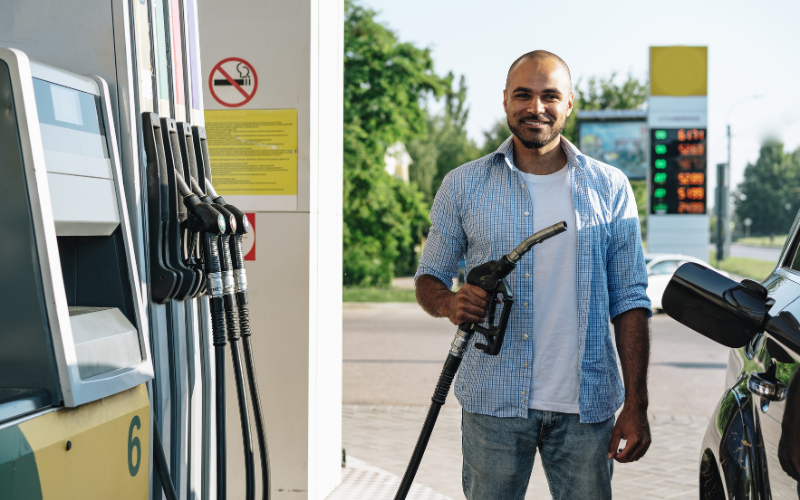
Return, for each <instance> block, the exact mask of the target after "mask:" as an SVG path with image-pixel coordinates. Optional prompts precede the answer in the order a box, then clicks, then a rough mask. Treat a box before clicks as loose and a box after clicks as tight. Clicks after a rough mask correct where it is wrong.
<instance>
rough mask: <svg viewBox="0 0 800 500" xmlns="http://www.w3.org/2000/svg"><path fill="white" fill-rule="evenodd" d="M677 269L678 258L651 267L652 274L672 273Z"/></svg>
mask: <svg viewBox="0 0 800 500" xmlns="http://www.w3.org/2000/svg"><path fill="white" fill-rule="evenodd" d="M676 269H678V261H677V260H665V261H662V262H659V263H658V264H655V265H654V266H653V267H651V268H650V274H651V275H657V274H672V273H674V272H675V270H676Z"/></svg>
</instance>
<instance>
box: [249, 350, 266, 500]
mask: <svg viewBox="0 0 800 500" xmlns="http://www.w3.org/2000/svg"><path fill="white" fill-rule="evenodd" d="M243 342H244V355H245V356H244V359H245V365H246V366H247V381H248V382H249V385H250V401H251V402H252V405H253V410H254V411H255V417H256V433H257V434H258V453H259V458H260V459H261V497H262V498H263V499H264V500H269V499H270V496H271V495H270V488H271V486H272V475H271V474H272V473H271V471H270V467H269V448H268V447H267V433H266V430H265V428H264V412H263V410H262V409H261V396H260V395H259V393H258V379H257V378H256V369H255V366H254V362H253V348H252V345H251V344H250V335H247V336H246V337H244V340H243Z"/></svg>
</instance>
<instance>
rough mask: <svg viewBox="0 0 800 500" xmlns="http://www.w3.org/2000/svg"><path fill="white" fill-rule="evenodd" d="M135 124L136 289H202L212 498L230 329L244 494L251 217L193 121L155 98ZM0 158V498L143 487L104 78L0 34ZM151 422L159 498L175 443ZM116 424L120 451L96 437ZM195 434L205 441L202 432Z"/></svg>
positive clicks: (133, 327)
mask: <svg viewBox="0 0 800 500" xmlns="http://www.w3.org/2000/svg"><path fill="white" fill-rule="evenodd" d="M142 125H143V130H144V133H143V139H144V140H143V142H144V152H145V157H146V168H145V171H146V178H147V195H148V204H147V206H148V210H147V221H148V225H147V226H148V238H147V241H148V249H149V252H148V259H149V278H150V279H149V284H150V286H149V296H150V297H149V298H150V300H152V302H154V303H157V304H167V305H168V306H169V305H172V304H175V303H176V302H181V301H186V300H190V299H193V298H197V297H200V296H202V295H207V296H208V300H209V309H210V323H211V335H212V339H211V340H212V342H213V345H214V346H215V356H214V358H215V359H214V366H215V368H216V369H215V374H214V375H215V379H214V382H213V383H212V384H211V385H213V387H214V389H215V391H216V397H215V399H214V401H213V402H211V401H207V400H209V399H210V398H208V397H205V396H206V395H207V394H208V393H207V392H204V393H203V394H204V397H203V408H204V409H205V410H206V411H204V415H205V417H206V418H204V421H205V422H206V423H207V422H210V421H211V418H209V416H210V413H211V409H212V407H214V408H215V412H214V413H215V419H214V421H215V423H216V440H215V443H214V444H215V446H214V449H215V450H216V457H215V460H214V463H215V464H216V469H217V474H216V486H217V488H216V498H217V499H218V500H222V499H224V498H225V497H226V465H227V460H226V444H225V430H226V421H225V346H226V345H227V344H228V343H230V346H231V359H232V362H233V367H234V373H235V378H236V388H237V397H238V401H239V410H240V424H241V429H242V438H243V442H244V449H245V468H246V495H245V498H247V499H248V500H249V499H252V498H254V497H255V466H254V459H253V449H252V438H251V434H250V417H249V410H248V404H249V403H248V397H247V392H248V391H247V386H249V392H250V397H251V400H250V403H252V404H253V405H254V407H255V410H256V417H257V419H256V427H257V431H258V444H259V452H260V453H259V455H260V458H261V468H262V484H264V488H263V497H264V498H269V496H270V495H269V494H270V488H269V462H268V452H267V448H266V434H265V432H264V425H263V415H262V411H261V403H260V398H259V394H258V387H257V385H256V376H255V366H254V362H253V355H252V349H251V345H250V328H249V312H248V309H247V295H246V290H247V280H246V274H245V271H244V263H243V253H242V248H241V239H242V235H243V234H245V233H246V232H247V231H248V230H249V221H248V220H247V217H246V215H245V214H244V213H242V212H241V211H240V210H238V209H237V208H236V207H234V206H232V205H230V204H227V203H226V202H225V200H224V199H223V198H222V197H221V196H219V195H218V194H217V193H216V191H215V190H214V188H213V185H212V183H211V172H210V162H209V159H208V147H207V144H206V136H205V131H204V129H203V128H202V127H197V126H195V127H192V126H190V125H188V124H186V123H179V122H176V121H175V120H172V119H169V118H161V117H159V116H158V115H157V114H155V113H144V114H143V115H142ZM0 157H2V158H3V159H4V163H3V165H2V168H0V206H2V208H3V210H4V213H5V214H6V217H5V218H4V219H2V222H0V227H1V228H2V229H3V230H4V231H5V234H9V235H14V237H12V238H9V240H8V242H7V243H8V244H7V245H5V250H6V251H4V252H3V253H0V269H2V270H0V282H2V283H14V284H15V285H16V286H14V287H5V286H4V287H2V292H0V317H2V318H7V319H6V321H7V322H8V323H7V325H6V326H7V327H6V328H2V329H0V340H2V341H3V343H4V345H5V346H6V347H7V348H6V349H4V350H2V351H0V446H2V447H3V448H4V449H7V448H8V447H9V446H11V447H12V448H16V449H17V450H19V451H18V453H17V455H18V456H15V457H12V462H11V463H10V464H9V463H5V464H4V463H0V481H3V480H4V479H9V483H10V484H15V485H17V486H15V488H18V490H15V491H12V492H11V493H12V498H16V497H17V496H19V497H23V498H27V497H30V496H31V492H32V491H33V490H36V491H34V492H33V497H34V498H35V497H37V495H38V497H41V496H42V495H44V496H45V497H46V498H51V497H56V498H57V497H59V496H64V497H72V498H74V497H75V496H76V495H81V496H82V497H86V498H125V497H127V496H133V497H138V498H141V497H142V496H143V495H147V491H148V488H149V477H148V476H149V474H148V471H149V456H150V453H149V443H150V442H151V436H150V432H149V430H150V427H151V426H150V423H151V418H150V415H151V410H150V398H149V397H148V390H147V389H146V388H145V385H144V383H145V382H148V381H149V380H151V379H153V377H154V373H153V365H152V360H151V357H150V346H149V344H148V335H147V331H146V328H147V324H148V322H147V319H146V317H145V316H144V315H143V313H142V311H141V302H142V299H143V297H142V291H141V290H140V288H139V280H138V277H137V276H136V270H137V263H136V258H135V254H134V251H133V244H132V237H131V230H130V223H129V220H128V208H127V203H126V200H125V189H124V186H123V181H122V174H121V170H120V160H119V153H118V149H117V144H116V133H115V130H114V121H113V118H112V114H111V107H110V103H109V92H108V87H107V85H106V83H105V81H103V80H102V79H101V78H99V77H98V78H94V79H92V78H86V77H83V76H80V75H76V74H73V73H70V72H67V71H63V70H60V69H57V68H53V67H50V66H47V65H44V64H39V63H36V62H33V61H30V60H29V59H28V58H27V56H26V55H25V54H24V53H22V52H21V51H19V50H15V49H0ZM204 188H205V189H204ZM32 304H33V305H35V306H36V307H32V306H31V305H32ZM195 331H199V332H200V335H202V332H203V331H204V330H202V329H201V330H195ZM172 335H173V336H177V335H183V336H186V337H187V339H186V340H187V343H188V344H191V345H200V346H202V345H204V344H205V343H206V342H207V340H209V339H203V338H191V337H192V333H191V332H190V331H184V332H177V333H176V332H175V331H173V332H172ZM241 338H244V342H243V344H244V346H245V347H244V349H245V363H243V362H242V355H241V352H240V349H239V341H240V339H241ZM170 342H171V343H172V344H173V345H174V344H175V342H176V339H174V338H173V339H171V340H170ZM206 354H207V353H206ZM206 364H207V363H204V364H203V366H205V365H206ZM245 364H246V373H247V381H246V377H245V369H244V366H245ZM181 366H182V365H181V364H180V363H177V362H175V360H173V359H170V360H169V373H170V374H172V375H173V376H176V377H182V376H186V377H188V376H190V374H186V373H181V370H182V368H181ZM209 379H210V378H209V377H204V380H209ZM205 385H207V384H205ZM97 405H100V406H97ZM70 408H74V410H70ZM48 409H49V410H50V411H49V412H48ZM43 410H44V412H45V413H44V414H42V411H43ZM26 415H30V416H31V418H30V419H29V420H28V421H27V422H26V421H24V419H25V417H26ZM152 424H153V425H152V429H153V437H152V440H153V441H152V442H153V443H154V450H153V455H154V459H155V463H154V470H155V472H157V474H158V478H159V481H160V484H161V487H163V491H164V493H165V494H166V496H167V498H168V499H170V500H171V499H174V498H179V497H178V493H176V491H180V488H178V487H177V486H179V485H176V484H174V482H173V475H174V473H172V472H170V470H173V471H174V470H175V469H176V468H177V467H179V466H180V464H179V463H177V462H179V461H181V460H186V456H183V457H181V456H180V453H181V450H180V449H178V453H176V452H175V450H174V449H173V450H172V453H171V455H172V460H169V463H168V457H167V454H166V453H165V450H164V447H163V446H162V443H161V434H160V432H159V429H158V425H157V421H156V420H153V421H152ZM43 426H47V427H48V429H47V431H46V432H45V430H44V427H43ZM116 430H122V431H123V434H127V442H128V450H127V454H124V453H118V451H119V450H117V449H116V447H115V446H113V445H111V446H110V445H109V444H108V443H109V442H123V443H124V442H125V441H124V440H120V439H117V438H118V436H117V438H115V437H113V436H109V433H112V432H114V431H116ZM78 431H79V432H78ZM43 436H44V437H43ZM109 439H110V440H111V441H109ZM9 440H11V441H9ZM205 441H206V442H204V448H205V451H204V453H203V455H206V456H207V455H210V450H209V448H211V446H209V444H210V443H208V442H207V441H208V440H205ZM17 442H19V443H17ZM15 443H17V444H20V446H17V445H16V444H15ZM73 448H74V449H75V452H73V453H72V454H71V455H70V454H69V453H67V454H65V452H70V451H71V450H73ZM123 451H124V450H123ZM184 453H185V452H184ZM76 456H79V457H80V459H79V460H75V459H74V458H75V457H76ZM88 457H91V458H88ZM119 457H127V464H126V467H116V466H119V465H120V463H119V462H120V459H119ZM20 461H21V462H20ZM18 462H19V463H27V464H28V467H27V468H25V467H22V468H20V467H18V466H17V465H15V464H16V463H18ZM176 463H177V467H176ZM123 465H125V464H123ZM142 465H145V467H144V468H143V467H142ZM43 467H50V469H48V470H43ZM92 467H94V469H93V468H92ZM111 469H113V470H111ZM140 470H144V471H145V472H142V473H140ZM56 471H58V472H56ZM98 471H108V473H107V474H106V475H105V478H106V479H105V480H103V481H97V472H98ZM20 474H23V475H24V479H25V480H23V476H20ZM64 474H68V475H69V478H68V479H65V476H64ZM6 476H8V477H6ZM31 477H35V479H36V480H35V481H30V478H31ZM90 478H91V479H90ZM65 481H66V483H65ZM131 483H134V485H135V487H133V488H132V487H131ZM21 485H25V486H21ZM19 488H28V489H27V490H24V491H23V490H19ZM31 488H32V489H33V490H31ZM29 490H30V491H29ZM59 491H60V492H63V493H61V494H60V493H59ZM37 492H38V493H37Z"/></svg>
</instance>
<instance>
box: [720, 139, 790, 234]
mask: <svg viewBox="0 0 800 500" xmlns="http://www.w3.org/2000/svg"><path fill="white" fill-rule="evenodd" d="M733 197H734V205H735V207H736V216H737V218H738V219H739V220H740V221H743V220H744V219H747V218H749V219H751V220H752V221H753V222H752V226H751V227H750V234H752V235H754V236H764V235H768V234H776V233H777V234H785V233H786V232H788V231H789V228H790V226H791V224H792V220H793V219H794V217H795V214H796V213H797V210H798V208H800V148H799V149H797V150H795V151H794V152H792V153H786V152H784V150H783V144H782V143H780V142H778V141H768V142H766V143H764V145H762V146H761V150H760V152H759V155H758V160H756V162H755V163H754V164H751V163H748V164H747V167H745V169H744V181H742V183H741V184H739V186H738V188H737V191H736V192H735V193H734V195H733Z"/></svg>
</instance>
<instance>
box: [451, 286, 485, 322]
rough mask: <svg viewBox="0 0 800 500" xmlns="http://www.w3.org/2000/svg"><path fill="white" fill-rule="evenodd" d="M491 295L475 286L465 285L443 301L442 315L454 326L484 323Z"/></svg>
mask: <svg viewBox="0 0 800 500" xmlns="http://www.w3.org/2000/svg"><path fill="white" fill-rule="evenodd" d="M488 304H489V294H488V293H486V291H485V290H484V289H483V288H481V287H479V286H475V285H470V284H468V283H465V284H464V286H462V287H461V288H460V289H459V290H458V292H456V293H454V294H451V295H450V297H448V298H447V300H445V301H443V303H442V306H441V309H440V311H439V312H440V313H441V315H442V316H445V317H447V319H449V320H450V322H451V323H453V324H454V325H460V324H462V323H483V320H484V318H485V317H486V306H487V305H488Z"/></svg>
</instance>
